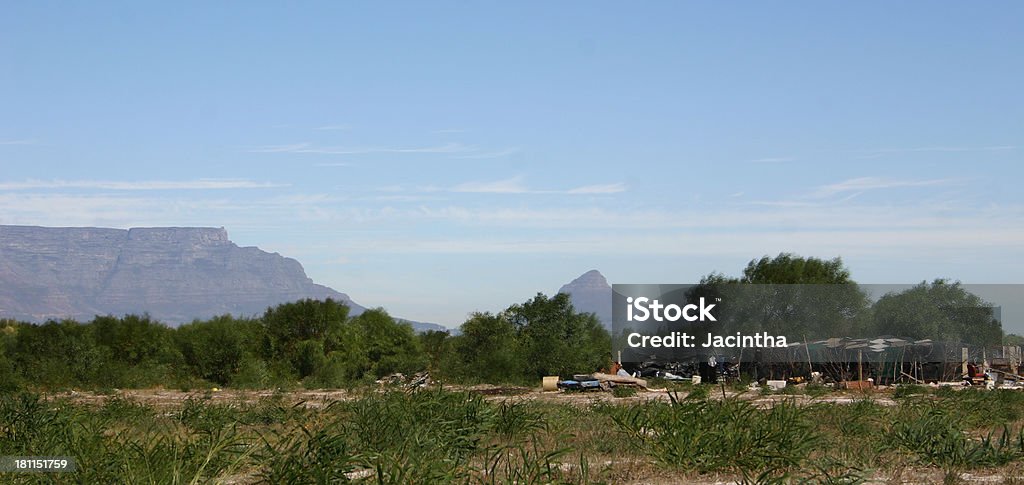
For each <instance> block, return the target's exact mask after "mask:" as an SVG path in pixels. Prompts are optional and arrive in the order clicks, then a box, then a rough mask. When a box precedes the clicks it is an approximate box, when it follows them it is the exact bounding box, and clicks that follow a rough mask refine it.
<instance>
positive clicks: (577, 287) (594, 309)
mask: <svg viewBox="0 0 1024 485" xmlns="http://www.w3.org/2000/svg"><path fill="white" fill-rule="evenodd" d="M558 292H559V293H565V294H567V295H569V298H570V300H571V301H572V306H573V307H575V308H576V311H579V312H587V313H593V314H595V315H597V318H598V320H600V321H601V324H602V325H604V327H605V328H607V329H611V327H612V287H611V286H610V285H608V280H606V279H605V278H604V275H602V274H601V272H600V271H598V270H596V269H592V270H590V271H587V272H586V273H583V274H582V275H581V276H580V277H579V278H576V279H574V280H572V282H570V283H568V284H566V285H563V286H562V287H561V288H560V289H559V290H558Z"/></svg>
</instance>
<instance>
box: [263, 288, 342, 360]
mask: <svg viewBox="0 0 1024 485" xmlns="http://www.w3.org/2000/svg"><path fill="white" fill-rule="evenodd" d="M348 312H349V308H348V306H347V305H345V304H344V303H341V302H337V301H334V300H332V299H330V298H328V299H326V300H323V301H321V300H312V299H305V300H299V301H296V302H292V303H282V304H280V305H278V306H276V307H274V308H269V309H267V311H266V312H265V313H264V314H263V319H262V322H263V326H264V330H265V335H264V342H263V345H262V347H263V349H262V350H263V352H262V353H263V355H264V357H266V358H267V359H268V360H277V361H285V362H288V363H290V364H291V366H292V368H294V369H296V370H297V369H298V368H299V367H300V364H301V362H300V361H302V359H304V358H306V357H308V356H304V355H300V352H299V349H298V347H299V345H300V344H301V343H302V342H307V341H313V342H320V345H321V347H323V346H324V343H325V341H327V340H328V338H329V336H331V335H334V334H336V333H337V332H340V331H341V328H342V327H343V326H344V325H345V322H346V320H347V319H348ZM306 345H307V346H308V344H306ZM307 351H308V349H304V350H303V352H307Z"/></svg>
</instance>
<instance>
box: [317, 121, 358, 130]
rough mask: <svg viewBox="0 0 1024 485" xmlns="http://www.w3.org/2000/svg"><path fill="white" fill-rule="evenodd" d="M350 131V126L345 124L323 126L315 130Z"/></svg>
mask: <svg viewBox="0 0 1024 485" xmlns="http://www.w3.org/2000/svg"><path fill="white" fill-rule="evenodd" d="M351 129H352V125H350V124H347V123H345V124H340V125H324V126H319V127H317V130H321V131H347V130H351Z"/></svg>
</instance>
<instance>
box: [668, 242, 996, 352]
mask: <svg viewBox="0 0 1024 485" xmlns="http://www.w3.org/2000/svg"><path fill="white" fill-rule="evenodd" d="M871 289H872V290H875V291H876V292H879V291H878V290H879V289H880V288H878V287H876V288H871ZM882 289H884V287H883V288H882ZM700 297H704V298H708V299H719V300H720V302H719V303H718V305H719V311H720V313H721V314H722V315H724V318H720V319H719V320H724V321H720V322H718V323H717V325H718V326H719V327H720V329H719V330H721V327H725V328H727V329H729V330H730V331H741V332H754V331H757V332H760V331H768V332H770V333H772V334H774V335H787V336H790V337H794V338H797V339H800V338H810V339H818V338H829V337H842V336H849V337H876V336H880V335H894V336H900V337H911V338H917V339H933V340H937V341H949V342H962V343H967V344H971V345H986V346H991V345H999V344H1000V343H1002V342H1003V340H1004V335H1003V330H1002V325H1001V322H1000V321H999V319H998V314H997V312H996V309H995V308H994V307H993V306H992V305H991V304H989V303H987V302H985V301H984V300H982V299H981V298H980V297H978V296H977V295H974V294H972V293H970V292H969V291H967V290H966V289H965V288H964V287H963V286H962V285H960V283H958V282H949V281H947V280H942V279H937V280H935V281H933V282H932V283H925V282H922V283H921V284H918V285H916V286H913V287H911V288H906V289H901V290H899V291H895V290H892V291H889V292H887V293H885V294H883V295H880V296H879V295H872V294H869V291H868V288H866V287H865V286H861V285H858V284H857V283H856V282H855V281H853V280H852V279H851V278H850V272H849V270H848V269H847V268H846V267H845V266H844V265H843V262H842V260H841V259H839V258H835V259H832V260H821V259H817V258H802V257H799V256H794V255H792V254H785V253H783V254H780V255H778V256H776V257H774V258H769V257H764V258H761V259H757V260H753V261H751V262H750V263H749V264H748V265H747V267H746V268H745V269H744V270H743V273H742V275H741V276H738V277H727V276H724V275H722V274H718V273H715V274H711V275H708V276H706V277H704V278H703V279H702V280H701V282H700V284H699V285H697V286H696V287H694V288H692V289H691V290H690V291H689V293H688V294H687V299H689V300H691V301H696V300H697V299H698V298H700Z"/></svg>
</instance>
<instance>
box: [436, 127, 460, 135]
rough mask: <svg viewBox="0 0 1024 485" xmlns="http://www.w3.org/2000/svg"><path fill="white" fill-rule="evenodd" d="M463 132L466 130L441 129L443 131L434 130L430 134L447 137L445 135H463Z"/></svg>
mask: <svg viewBox="0 0 1024 485" xmlns="http://www.w3.org/2000/svg"><path fill="white" fill-rule="evenodd" d="M465 132H466V130H463V129H461V128H446V129H443V130H434V131H432V132H431V133H436V134H438V135H447V134H452V133H465Z"/></svg>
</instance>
